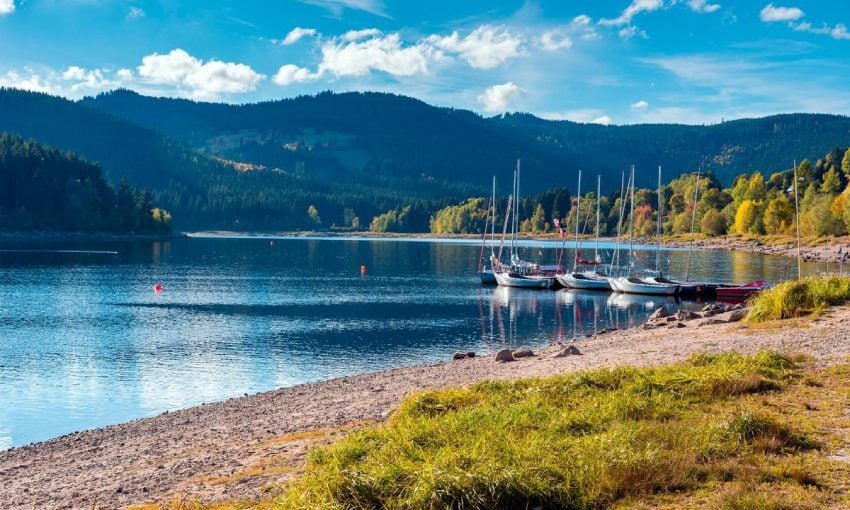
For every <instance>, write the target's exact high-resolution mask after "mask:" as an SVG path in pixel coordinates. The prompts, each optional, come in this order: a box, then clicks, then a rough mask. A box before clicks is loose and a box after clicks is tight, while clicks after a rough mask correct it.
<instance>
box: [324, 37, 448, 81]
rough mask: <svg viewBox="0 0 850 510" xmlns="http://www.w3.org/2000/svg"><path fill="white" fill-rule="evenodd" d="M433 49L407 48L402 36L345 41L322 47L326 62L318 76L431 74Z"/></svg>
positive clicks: (418, 46) (421, 46) (333, 42)
mask: <svg viewBox="0 0 850 510" xmlns="http://www.w3.org/2000/svg"><path fill="white" fill-rule="evenodd" d="M431 54H432V49H431V48H429V47H427V46H425V45H422V44H416V45H413V46H404V45H403V44H402V42H401V36H400V35H399V34H398V33H394V34H388V35H386V36H383V35H380V33H377V34H375V35H373V36H372V37H369V38H367V39H365V40H355V41H349V40H346V39H345V37H343V38H341V39H334V40H331V41H329V42H327V43H325V44H324V45H322V62H321V64H319V69H318V71H317V73H316V74H317V76H321V75H323V74H325V73H326V72H329V73H331V74H333V75H335V76H362V75H366V74H369V73H370V72H371V71H381V72H385V73H387V74H390V75H393V76H413V75H416V74H422V73H425V72H427V71H428V61H429V59H430V58H431Z"/></svg>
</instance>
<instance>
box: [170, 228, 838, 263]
mask: <svg viewBox="0 0 850 510" xmlns="http://www.w3.org/2000/svg"><path fill="white" fill-rule="evenodd" d="M184 235H185V236H187V237H196V238H228V237H233V238H245V239H250V238H257V239H269V240H274V239H298V238H338V239H357V240H370V239H377V240H394V239H398V240H412V241H470V242H471V241H477V242H481V234H432V233H429V232H419V233H404V232H368V231H358V232H349V231H316V230H296V231H244V232H243V231H232V230H204V231H197V232H185V233H184ZM497 237H499V236H498V235H497ZM518 239H519V240H520V241H523V242H552V241H560V240H561V239H562V238H561V237H560V236H559V235H558V234H557V233H546V234H533V235H531V234H520V235H519V236H518ZM564 240H565V242H566V243H567V245H568V246H570V247H571V246H572V245H573V243H574V241H575V236H570V235H567V236H566V238H565V239H564ZM580 240H581V243H582V244H584V245H585V246H591V245H592V244H593V243H594V242H595V241H596V238H595V237H593V236H589V235H584V236H580ZM616 241H617V238H616V237H609V236H606V237H600V238H599V242H601V243H615V242H616ZM621 242H622V241H621ZM656 242H657V241H656V239H655V238H654V237H653V236H640V237H636V238H635V239H634V243H635V244H636V245H641V246H654V245H655V244H656ZM661 246H662V247H663V248H667V249H688V248H693V249H698V250H721V251H730V252H731V251H739V252H746V253H758V254H761V255H777V256H781V257H790V258H796V257H797V256H798V251H797V239H796V237H794V236H788V235H782V236H755V235H739V234H730V235H726V236H722V237H720V236H719V237H704V236H701V235H674V236H664V237H662V241H661ZM799 256H800V258H801V259H802V261H804V262H828V263H835V264H841V263H846V264H850V236H844V237H828V238H806V239H803V240H801V242H800V249H799Z"/></svg>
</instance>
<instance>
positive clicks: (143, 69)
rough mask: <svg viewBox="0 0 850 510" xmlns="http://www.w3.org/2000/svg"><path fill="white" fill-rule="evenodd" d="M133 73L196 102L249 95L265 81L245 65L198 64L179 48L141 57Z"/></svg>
mask: <svg viewBox="0 0 850 510" xmlns="http://www.w3.org/2000/svg"><path fill="white" fill-rule="evenodd" d="M137 71H138V73H139V76H140V77H141V78H142V79H143V80H144V81H146V82H148V83H153V84H161V85H173V86H175V87H177V88H178V90H179V91H181V92H187V93H188V94H189V95H190V96H191V97H194V98H197V99H212V98H216V97H218V96H219V95H220V94H233V93H239V92H249V91H252V90H254V89H255V88H256V87H257V85H258V84H259V82H260V81H262V80H263V79H264V78H265V76H263V75H262V74H259V73H257V72H255V71H254V70H253V69H251V67H249V66H247V65H245V64H237V63H233V62H222V61H220V60H209V61H207V62H202V61H201V60H200V59H198V58H195V57H193V56H191V55H189V54H188V53H186V52H185V51H184V50H182V49H179V48H177V49H174V50H171V51H170V52H169V53H167V54H165V55H160V54H158V53H154V54H152V55H147V56H145V57H143V58H142V64H141V65H140V66H139V67H138V68H137Z"/></svg>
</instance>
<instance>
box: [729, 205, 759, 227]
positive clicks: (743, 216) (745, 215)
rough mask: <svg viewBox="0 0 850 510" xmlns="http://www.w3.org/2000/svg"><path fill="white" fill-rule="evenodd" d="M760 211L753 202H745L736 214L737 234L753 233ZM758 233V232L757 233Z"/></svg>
mask: <svg viewBox="0 0 850 510" xmlns="http://www.w3.org/2000/svg"><path fill="white" fill-rule="evenodd" d="M758 215H759V210H758V207H757V206H756V203H755V202H753V201H752V200H744V201H743V202H741V205H739V206H738V210H737V211H736V212H735V225H734V229H735V232H737V233H739V234H747V233H750V232H752V231H753V227H754V226H755V225H756V220H757V219H758ZM755 233H757V232H755Z"/></svg>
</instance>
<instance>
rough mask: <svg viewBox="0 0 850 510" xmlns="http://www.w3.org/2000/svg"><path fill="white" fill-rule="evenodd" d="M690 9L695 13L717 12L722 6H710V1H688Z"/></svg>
mask: <svg viewBox="0 0 850 510" xmlns="http://www.w3.org/2000/svg"><path fill="white" fill-rule="evenodd" d="M688 7H690V8H691V10H692V11H694V12H716V11H717V10H719V9H720V4H710V3H708V0H688Z"/></svg>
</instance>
